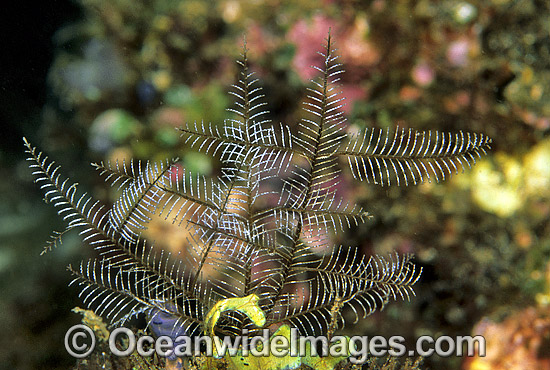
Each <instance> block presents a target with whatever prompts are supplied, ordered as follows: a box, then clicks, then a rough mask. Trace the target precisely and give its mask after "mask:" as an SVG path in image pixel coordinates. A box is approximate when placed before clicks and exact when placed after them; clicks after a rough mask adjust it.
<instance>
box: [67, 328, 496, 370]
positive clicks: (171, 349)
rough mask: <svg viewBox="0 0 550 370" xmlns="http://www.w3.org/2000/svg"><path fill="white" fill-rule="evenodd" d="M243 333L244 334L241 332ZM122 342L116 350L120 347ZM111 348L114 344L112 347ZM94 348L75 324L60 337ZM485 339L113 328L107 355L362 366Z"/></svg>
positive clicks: (82, 350) (80, 349) (472, 347)
mask: <svg viewBox="0 0 550 370" xmlns="http://www.w3.org/2000/svg"><path fill="white" fill-rule="evenodd" d="M243 334H246V332H245V333H243ZM122 342H124V343H126V347H125V348H120V343H122ZM117 343H119V344H118V345H117ZM95 345H96V338H95V335H94V332H93V330H92V329H90V328H89V327H88V326H86V325H82V324H80V325H75V326H73V327H71V328H70V329H69V330H68V331H67V333H66V335H65V349H66V350H67V352H68V353H69V354H70V355H71V356H73V357H75V358H84V357H87V356H89V355H90V354H91V353H92V352H93V350H94V348H95ZM485 349H486V348H485V338H484V337H483V336H481V335H478V336H475V337H472V336H457V337H454V338H453V337H450V336H440V337H437V338H433V337H430V336H421V337H419V338H418V339H417V341H416V345H415V348H414V349H409V350H407V347H406V346H405V338H404V337H402V336H397V335H396V336H392V337H389V338H385V337H383V336H373V337H368V336H358V335H356V336H352V337H347V336H333V337H331V338H330V339H328V338H327V337H325V336H317V337H314V336H299V335H298V331H297V329H291V330H290V338H289V337H287V336H284V335H275V336H271V337H270V336H269V330H268V329H264V330H263V332H262V335H258V336H253V337H248V336H247V335H242V336H236V337H227V336H226V337H223V338H220V337H217V336H214V337H209V336H201V337H194V338H191V337H188V336H179V337H176V338H174V339H173V338H171V337H170V336H166V335H165V336H160V337H158V338H153V337H151V336H148V335H143V336H139V337H138V338H136V335H135V334H134V332H133V331H132V330H130V329H128V328H124V327H121V328H117V329H115V330H113V331H112V332H111V334H110V336H109V350H110V351H111V352H112V353H113V354H114V355H116V356H120V357H124V356H129V355H130V354H132V353H134V352H136V351H137V353H138V354H139V355H140V356H144V357H149V356H152V355H153V354H155V353H156V354H157V355H158V356H160V357H168V358H175V357H183V356H186V357H189V356H201V355H202V356H212V357H215V358H222V357H224V356H225V354H229V356H237V355H239V356H243V357H247V356H254V357H260V356H276V357H285V356H289V355H290V356H292V357H303V356H306V355H310V356H332V357H342V356H343V357H348V356H349V359H350V362H352V363H354V364H362V363H364V362H365V361H366V360H367V357H368V356H375V357H380V356H386V355H390V356H423V357H428V356H432V355H434V354H436V355H439V356H442V357H450V356H459V357H460V356H470V357H471V356H474V355H477V356H481V357H483V356H485Z"/></svg>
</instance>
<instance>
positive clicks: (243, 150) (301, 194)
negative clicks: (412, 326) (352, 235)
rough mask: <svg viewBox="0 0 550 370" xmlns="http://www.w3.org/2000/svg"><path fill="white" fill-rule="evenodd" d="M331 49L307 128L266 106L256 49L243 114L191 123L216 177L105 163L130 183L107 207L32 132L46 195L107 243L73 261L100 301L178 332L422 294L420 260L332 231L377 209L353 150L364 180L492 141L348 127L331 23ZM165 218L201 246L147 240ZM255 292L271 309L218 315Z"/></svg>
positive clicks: (419, 174) (308, 328) (319, 319)
mask: <svg viewBox="0 0 550 370" xmlns="http://www.w3.org/2000/svg"><path fill="white" fill-rule="evenodd" d="M320 55H321V57H322V65H321V66H317V67H314V68H315V69H316V70H317V71H318V73H319V77H318V78H317V79H315V80H313V81H312V87H311V88H309V95H308V100H307V101H306V102H305V111H306V116H305V118H304V119H303V120H302V121H301V122H300V124H299V127H298V132H297V133H294V132H292V131H291V129H290V128H289V127H287V126H285V125H274V124H272V123H271V122H270V120H269V119H268V118H267V112H266V111H265V109H264V106H265V103H264V102H263V95H262V92H261V88H260V87H258V83H257V80H256V79H255V78H254V73H253V72H251V71H250V69H249V67H248V58H247V50H246V47H245V48H244V50H243V55H242V60H241V61H240V62H239V63H240V65H241V73H240V78H239V80H238V82H237V83H236V84H235V85H234V86H233V89H232V91H231V94H232V95H233V96H234V97H235V100H236V101H235V105H234V107H233V108H232V109H230V112H231V113H232V114H233V117H232V118H230V119H228V120H226V121H225V122H224V125H223V127H222V128H217V127H216V126H213V125H207V124H204V123H196V122H195V123H187V124H185V125H184V126H182V127H181V128H180V131H181V135H182V137H183V140H185V141H186V142H187V143H188V144H189V145H190V146H191V147H193V148H197V149H198V150H200V151H202V152H203V153H207V154H210V155H215V156H218V157H219V158H220V160H221V162H222V164H223V169H222V173H221V175H220V176H219V177H218V178H217V179H216V180H212V179H207V178H205V177H201V176H197V175H195V174H192V173H189V171H185V170H182V169H181V167H180V166H176V164H177V163H178V160H177V159H174V160H166V161H163V162H154V163H153V162H145V163H143V162H139V161H133V162H130V163H120V162H117V163H107V164H104V163H100V164H95V165H94V166H95V167H96V169H97V170H99V171H100V173H101V175H102V176H104V177H105V179H106V181H107V182H109V183H111V185H113V186H118V187H119V188H120V189H121V190H122V194H121V196H120V198H119V199H118V200H117V201H116V202H115V203H114V204H113V206H112V207H111V208H110V209H107V207H105V206H103V205H101V204H100V203H99V202H97V201H94V200H93V199H92V198H91V197H90V196H89V195H87V194H82V195H78V188H77V185H76V184H71V183H70V182H69V180H68V179H63V178H62V177H61V175H60V174H59V167H56V166H55V165H54V163H53V162H51V161H49V160H48V158H47V157H45V156H44V155H43V154H42V153H40V152H39V151H38V150H37V149H36V148H34V147H33V146H32V145H31V144H30V143H28V142H27V141H26V140H25V146H26V148H27V153H28V159H29V161H30V162H31V165H30V166H31V168H32V169H33V172H34V174H35V175H36V181H37V183H39V184H40V186H41V188H42V189H43V190H44V192H45V199H46V201H48V202H50V203H52V204H53V205H54V206H55V207H56V208H58V212H59V214H60V215H61V216H62V217H63V218H64V219H65V220H66V221H67V222H68V226H67V229H66V230H65V231H64V232H66V231H68V230H72V229H75V228H78V229H79V230H81V231H80V232H81V235H83V237H84V240H85V241H86V242H87V243H88V244H90V245H91V246H93V247H94V248H95V249H96V250H97V251H98V252H99V257H97V258H94V259H91V260H89V261H84V262H82V264H81V265H80V266H79V267H77V268H73V267H69V270H70V272H71V273H72V275H73V276H74V283H75V284H78V285H79V286H81V289H82V290H81V295H82V297H83V299H84V302H85V303H86V304H87V306H88V307H89V308H91V309H93V310H94V311H95V312H96V313H98V314H99V315H101V316H104V317H106V318H107V319H109V320H110V321H111V323H112V324H113V325H121V324H123V323H124V322H126V321H127V320H128V319H129V318H131V317H133V316H135V315H138V314H140V313H145V314H147V315H148V317H149V319H150V320H151V322H152V323H153V325H152V327H153V330H157V331H158V332H165V331H166V323H169V325H170V327H171V330H172V331H173V332H178V333H181V332H185V333H186V334H187V335H190V336H194V335H198V334H200V333H201V332H203V331H209V330H206V328H207V327H208V328H209V329H211V330H212V334H213V335H214V334H225V335H238V334H240V333H242V332H243V331H244V330H247V331H248V332H249V333H254V332H258V331H259V330H260V329H262V328H272V329H275V328H277V327H279V326H280V325H283V324H288V325H290V326H292V327H295V328H297V329H298V330H299V331H300V333H301V334H311V333H317V334H319V333H326V332H328V331H332V332H333V331H334V329H335V328H336V327H339V326H341V325H342V324H343V323H344V318H343V316H342V315H341V314H340V312H341V309H344V308H345V307H350V308H351V309H352V310H353V311H354V312H355V314H356V317H357V318H358V317H361V316H362V317H364V316H366V315H368V314H370V313H372V312H373V311H375V310H376V309H378V308H380V307H383V306H384V305H385V304H386V303H388V301H389V300H390V299H395V298H397V297H402V298H408V297H409V296H410V295H411V294H413V293H414V292H413V285H414V284H415V283H416V281H417V280H418V278H419V276H420V270H419V269H417V268H416V267H415V265H414V263H413V262H412V256H410V255H404V256H398V255H390V256H389V257H382V256H372V257H366V256H363V255H361V253H360V252H359V251H358V250H357V249H355V248H353V247H347V246H333V245H331V244H330V243H329V240H328V239H327V238H326V235H327V234H326V230H327V229H333V230H336V231H340V230H342V229H344V228H346V227H348V226H349V225H350V224H353V223H359V222H363V221H364V220H365V219H367V218H368V213H367V212H365V211H364V210H363V209H361V208H360V207H357V206H355V205H351V204H347V203H346V202H344V201H343V200H342V199H341V195H340V194H338V189H337V183H338V177H339V175H340V162H341V161H343V162H346V163H347V164H348V166H349V168H350V170H351V172H352V174H353V175H354V177H355V178H356V179H358V180H362V181H367V182H371V183H374V184H377V185H381V186H386V185H394V184H397V185H410V184H418V183H421V182H423V181H429V180H434V181H440V180H443V179H444V178H445V177H446V176H448V175H449V174H451V173H453V172H457V171H458V170H459V169H464V168H465V167H466V166H469V165H470V164H471V163H473V162H474V161H475V157H476V156H479V155H480V154H481V153H484V152H485V151H486V149H487V148H488V147H489V144H490V142H491V141H490V139H488V138H487V137H486V136H484V135H482V134H472V133H463V132H460V133H458V134H444V133H439V132H432V131H427V132H419V131H415V130H412V129H411V130H404V129H401V130H399V129H398V130H396V131H395V132H385V131H381V130H374V129H367V130H365V131H363V132H360V133H358V134H357V135H347V134H346V132H345V117H344V116H343V112H342V104H343V102H342V98H341V97H340V93H339V89H338V80H339V77H338V76H339V75H340V73H342V67H341V65H340V64H339V63H338V56H337V55H336V54H335V52H334V49H333V45H332V40H331V37H330V35H329V36H328V38H327V42H326V46H325V49H324V51H323V52H321V53H320ZM154 217H160V218H163V219H165V220H171V221H172V222H173V223H175V224H177V225H179V226H180V227H181V228H182V230H186V232H188V233H189V235H190V236H189V243H190V247H191V249H190V250H189V251H188V253H182V254H179V255H170V254H169V253H168V252H165V251H164V250H158V249H156V248H155V247H154V245H152V244H151V243H149V242H148V241H146V240H144V239H142V237H141V233H142V231H143V230H144V229H145V228H146V226H147V224H148V222H149V221H151V220H152V219H153V218H154ZM64 232H62V233H56V234H54V236H53V239H52V240H51V242H50V245H49V246H50V247H52V246H55V245H56V244H57V242H58V241H59V240H60V238H61V237H62V235H63V234H64ZM248 297H250V300H251V302H253V308H255V309H256V310H257V311H258V312H261V314H262V315H263V316H264V318H265V320H256V321H254V320H251V317H250V315H249V314H246V313H244V312H241V311H239V310H237V309H232V310H223V311H219V312H217V311H216V310H214V311H215V312H214V314H216V319H215V320H213V319H211V318H210V315H212V314H213V313H212V312H213V311H212V310H213V308H214V309H215V308H216V307H218V306H219V305H220V304H221V303H220V302H229V301H230V300H238V299H244V298H248ZM334 307H337V309H334ZM258 323H260V324H258ZM258 325H260V326H261V327H259V326H258Z"/></svg>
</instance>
